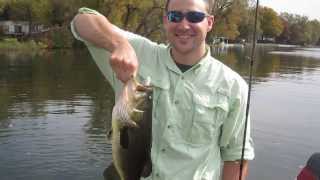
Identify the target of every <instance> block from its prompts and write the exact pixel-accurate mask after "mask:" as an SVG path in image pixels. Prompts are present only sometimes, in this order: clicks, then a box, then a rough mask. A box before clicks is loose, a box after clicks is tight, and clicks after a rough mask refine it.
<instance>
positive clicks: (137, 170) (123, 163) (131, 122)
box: [104, 78, 152, 180]
mask: <svg viewBox="0 0 320 180" xmlns="http://www.w3.org/2000/svg"><path fill="white" fill-rule="evenodd" d="M149 84H150V83H148V82H146V84H144V85H142V84H139V83H138V82H137V81H136V80H135V79H134V78H131V79H130V80H129V81H128V82H127V83H126V84H125V85H124V87H123V90H122V93H121V95H120V97H119V98H118V100H117V102H116V104H115V106H114V107H113V110H112V132H111V133H110V136H111V143H112V159H113V163H112V164H111V165H110V166H109V167H108V168H107V169H106V170H105V172H104V177H105V179H107V180H139V179H140V177H147V176H149V175H150V173H151V171H152V167H151V159H150V151H151V136H152V131H151V123H152V87H151V86H150V85H149Z"/></svg>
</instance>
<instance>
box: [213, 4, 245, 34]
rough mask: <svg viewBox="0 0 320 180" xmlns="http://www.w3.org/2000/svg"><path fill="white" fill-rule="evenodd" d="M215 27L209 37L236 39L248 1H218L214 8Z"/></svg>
mask: <svg viewBox="0 0 320 180" xmlns="http://www.w3.org/2000/svg"><path fill="white" fill-rule="evenodd" d="M214 7H215V8H214V14H215V25H214V28H213V32H212V33H210V34H209V36H211V38H212V37H217V36H224V37H227V38H228V39H232V40H234V39H236V38H237V37H238V36H239V35H240V32H239V26H240V24H241V21H242V19H243V18H245V16H246V13H247V9H248V1H247V0H233V1H230V0H219V1H217V3H216V4H215V6H214Z"/></svg>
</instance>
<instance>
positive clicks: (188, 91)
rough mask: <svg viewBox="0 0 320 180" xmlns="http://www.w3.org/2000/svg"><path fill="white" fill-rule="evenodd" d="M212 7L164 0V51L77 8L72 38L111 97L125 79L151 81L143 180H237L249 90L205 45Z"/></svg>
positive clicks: (248, 153)
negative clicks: (147, 168) (148, 168)
mask: <svg viewBox="0 0 320 180" xmlns="http://www.w3.org/2000/svg"><path fill="white" fill-rule="evenodd" d="M210 4H211V3H209V2H208V1H206V0H168V1H167V3H166V8H165V14H164V16H163V24H164V27H165V31H166V35H167V39H168V42H169V44H168V45H163V44H157V43H154V42H152V41H150V40H149V39H146V38H144V37H142V36H140V35H137V34H133V33H130V32H127V31H124V30H122V29H120V28H118V27H116V26H114V25H113V24H111V23H110V22H109V21H108V19H107V18H106V17H104V16H102V15H101V14H99V13H98V12H96V11H94V10H91V9H87V8H81V9H80V10H79V13H78V15H77V16H76V17H75V18H74V20H73V21H72V23H71V28H72V32H73V34H74V36H75V37H76V38H77V39H79V40H82V41H83V42H84V43H85V44H86V45H87V47H88V49H89V51H90V53H91V55H92V57H93V59H94V61H95V62H96V64H97V65H98V67H99V68H100V70H101V72H102V73H103V75H104V76H105V77H106V78H107V79H108V81H109V82H110V84H111V85H112V87H113V89H114V91H115V94H116V98H117V97H118V95H119V92H120V90H121V88H122V85H123V83H124V82H126V81H128V79H129V78H130V76H132V75H136V76H137V77H138V78H139V79H140V80H144V79H147V78H148V77H151V84H152V85H153V86H154V91H153V92H154V94H153V96H154V97H153V113H152V149H151V159H152V173H151V175H150V176H149V177H147V178H146V179H148V180H150V179H161V180H182V179H183V180H218V179H224V180H236V179H238V177H239V160H240V158H241V150H242V140H243V138H244V137H243V136H244V135H243V132H244V126H245V125H244V122H245V110H246V100H247V91H248V87H247V84H246V83H245V81H244V80H243V79H242V78H241V77H240V76H239V75H238V74H237V73H235V72H234V71H232V70H231V69H230V68H228V67H227V66H225V65H223V64H222V63H221V62H219V61H217V60H215V59H214V58H213V57H212V56H211V54H210V49H209V47H208V46H206V43H205V38H206V35H207V33H208V32H209V31H210V30H211V29H212V28H213V22H214V17H213V16H212V15H210V14H209V12H210ZM249 124H250V123H249ZM248 130H249V131H248V134H247V137H246V140H247V142H246V147H245V151H244V152H245V153H244V158H245V161H244V162H245V163H244V168H243V179H245V176H246V174H247V166H248V162H247V160H251V159H253V157H254V152H253V146H252V140H251V137H250V128H248ZM221 167H222V168H223V169H222V170H221ZM221 172H222V174H221ZM142 179H143V178H142Z"/></svg>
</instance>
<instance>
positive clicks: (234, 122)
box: [220, 80, 254, 161]
mask: <svg viewBox="0 0 320 180" xmlns="http://www.w3.org/2000/svg"><path fill="white" fill-rule="evenodd" d="M247 92H248V86H247V84H246V83H245V81H244V80H241V81H240V82H238V83H235V85H234V86H233V88H232V90H231V102H230V103H231V108H230V112H229V113H228V116H227V119H226V121H225V122H224V123H223V126H222V129H221V130H222V131H221V137H220V147H221V156H222V160H223V161H236V160H240V159H241V153H242V143H243V137H244V127H245V119H246V117H245V116H246V115H245V114H246V103H247ZM253 158H254V149H253V141H252V138H251V136H250V118H248V124H247V134H246V144H245V151H244V159H246V160H252V159H253Z"/></svg>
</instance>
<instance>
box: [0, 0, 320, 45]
mask: <svg viewBox="0 0 320 180" xmlns="http://www.w3.org/2000/svg"><path fill="white" fill-rule="evenodd" d="M254 3H255V2H254V1H253V0H215V3H214V5H213V8H212V14H214V15H215V26H214V30H213V31H212V32H210V34H209V36H208V42H209V43H210V42H211V41H212V40H213V39H214V38H216V37H225V38H227V39H229V40H233V41H239V40H250V38H251V37H252V33H253V22H254V5H255V4H254ZM164 4H165V0H67V1H66V0H0V21H1V20H24V21H28V22H29V23H30V24H39V23H41V24H44V25H46V26H47V27H51V29H52V30H51V31H50V32H49V33H46V34H45V35H44V36H43V37H42V38H41V40H42V41H44V42H45V43H46V44H48V45H49V47H56V48H63V47H72V46H76V45H77V42H76V41H75V40H74V38H72V36H71V34H70V30H69V23H70V21H71V20H72V18H73V17H74V15H75V14H76V13H77V10H78V9H79V8H80V7H89V8H93V9H96V10H98V11H99V12H101V13H102V14H104V15H105V16H107V17H108V18H109V19H110V20H111V21H112V22H113V23H114V24H116V25H118V26H120V27H122V28H123V29H126V30H129V31H132V32H135V33H138V34H141V35H144V36H147V37H149V38H151V39H153V40H155V41H158V42H164V41H165V36H164V33H163V28H162V17H163V13H164ZM0 37H1V30H0ZM258 37H259V39H260V41H266V42H276V43H286V44H300V45H319V43H320V41H319V38H320V22H319V21H317V20H310V19H308V18H307V17H305V16H301V15H295V14H289V13H281V14H277V13H276V12H275V11H274V10H273V9H271V8H268V7H262V6H261V7H260V8H259V18H258ZM30 38H32V37H30Z"/></svg>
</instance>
